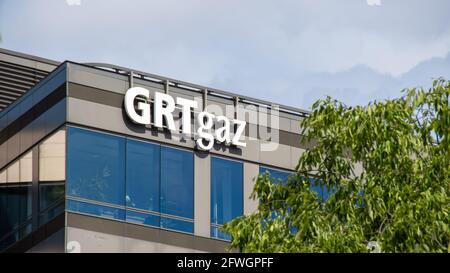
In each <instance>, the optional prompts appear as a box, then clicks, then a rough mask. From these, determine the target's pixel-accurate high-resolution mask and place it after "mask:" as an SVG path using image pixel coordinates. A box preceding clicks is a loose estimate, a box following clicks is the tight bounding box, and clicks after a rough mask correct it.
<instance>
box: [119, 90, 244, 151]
mask: <svg viewBox="0 0 450 273" xmlns="http://www.w3.org/2000/svg"><path fill="white" fill-rule="evenodd" d="M139 98H140V99H139ZM149 101H150V91H149V90H148V89H145V88H143V87H132V88H130V89H128V90H127V92H126V93H125V111H126V113H127V115H128V117H130V119H131V120H132V121H133V122H134V123H136V124H144V125H149V124H152V122H151V121H152V118H151V116H152V115H153V126H155V127H159V128H162V127H163V119H165V121H166V124H167V127H168V129H169V130H171V131H175V130H177V129H176V127H175V122H174V118H173V112H174V111H175V108H176V107H179V108H181V113H182V120H181V122H182V126H181V128H182V133H183V134H186V135H190V134H191V130H192V129H191V110H196V109H198V102H197V101H194V100H189V99H185V98H181V97H177V98H175V99H174V98H173V97H172V96H170V95H168V94H164V93H160V92H155V94H154V98H153V113H151V107H150V103H149ZM215 122H216V124H219V123H220V124H222V126H221V127H220V128H215V130H214V133H210V131H211V129H212V128H213V124H214V123H215ZM197 123H198V125H199V127H198V129H197V136H198V139H197V140H196V143H197V146H198V147H199V148H200V149H202V150H210V149H211V148H212V147H213V145H214V141H215V140H216V141H218V142H221V143H225V144H233V145H236V146H241V147H245V146H246V143H245V142H242V141H240V139H241V136H242V134H243V133H244V130H245V126H246V124H247V123H246V122H245V121H242V120H238V119H233V120H230V119H228V118H227V117H226V116H216V115H213V114H211V113H208V112H206V111H202V112H200V113H199V114H198V115H197ZM234 127H236V130H235V131H234V135H233V136H231V130H232V128H234ZM205 141H206V143H207V144H205Z"/></svg>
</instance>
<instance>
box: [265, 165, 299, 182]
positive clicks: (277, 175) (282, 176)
mask: <svg viewBox="0 0 450 273" xmlns="http://www.w3.org/2000/svg"><path fill="white" fill-rule="evenodd" d="M266 172H269V174H270V178H272V179H274V182H284V181H286V180H287V179H288V177H289V176H290V175H292V172H286V171H280V170H275V169H271V168H266V167H259V173H260V174H264V173H266Z"/></svg>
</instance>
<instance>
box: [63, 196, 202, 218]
mask: <svg viewBox="0 0 450 273" xmlns="http://www.w3.org/2000/svg"><path fill="white" fill-rule="evenodd" d="M66 198H67V200H72V201H76V202H82V203H88V204H93V205H99V206H103V207H109V208H114V209H121V210H129V211H133V212H138V213H143V214H149V215H155V216H160V217H164V218H170V219H174V220H180V221H185V222H191V223H193V222H194V219H192V218H186V217H182V216H177V215H172V214H166V213H161V212H153V211H146V210H141V209H136V208H132V207H127V206H121V205H116V204H111V203H105V202H101V201H97V200H92V199H86V198H82V197H75V196H70V195H67V197H66Z"/></svg>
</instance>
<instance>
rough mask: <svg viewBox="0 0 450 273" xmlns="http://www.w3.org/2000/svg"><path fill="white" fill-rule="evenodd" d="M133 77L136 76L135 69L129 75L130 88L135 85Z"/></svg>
mask: <svg viewBox="0 0 450 273" xmlns="http://www.w3.org/2000/svg"><path fill="white" fill-rule="evenodd" d="M133 78H134V73H133V71H130V75H129V84H130V88H132V87H133V85H134V81H133Z"/></svg>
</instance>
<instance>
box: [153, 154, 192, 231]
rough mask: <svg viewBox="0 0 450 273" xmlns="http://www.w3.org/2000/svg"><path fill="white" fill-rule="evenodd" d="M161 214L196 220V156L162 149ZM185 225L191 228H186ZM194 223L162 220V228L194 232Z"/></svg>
mask: <svg viewBox="0 0 450 273" xmlns="http://www.w3.org/2000/svg"><path fill="white" fill-rule="evenodd" d="M160 206H161V213H162V214H166V215H167V216H170V215H174V216H178V217H184V218H186V220H188V221H189V220H191V219H193V218H194V154H193V153H192V152H188V151H183V150H179V149H173V148H169V147H164V146H163V147H161V203H160ZM185 225H188V226H190V227H189V228H186V226H185ZM193 225H194V224H193V223H192V222H190V221H189V222H185V223H183V222H182V221H167V220H165V219H163V218H161V227H163V228H169V229H175V230H180V231H186V230H189V231H187V232H191V231H190V230H192V231H193Z"/></svg>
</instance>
